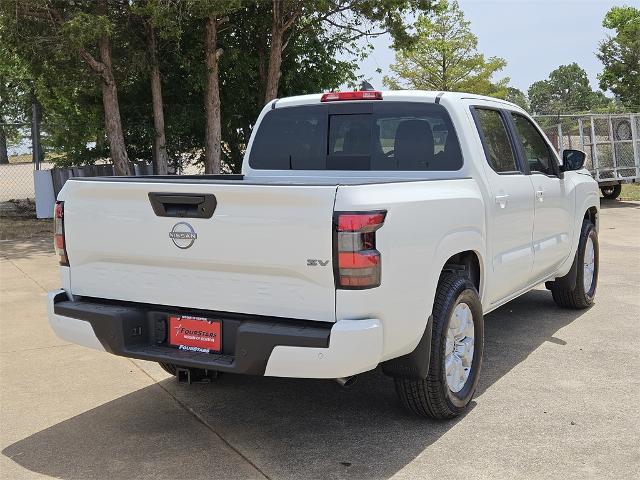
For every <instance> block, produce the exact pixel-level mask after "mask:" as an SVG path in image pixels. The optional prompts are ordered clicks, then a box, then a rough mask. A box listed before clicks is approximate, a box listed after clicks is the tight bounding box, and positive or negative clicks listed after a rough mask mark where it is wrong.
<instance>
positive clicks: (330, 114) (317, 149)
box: [249, 102, 462, 171]
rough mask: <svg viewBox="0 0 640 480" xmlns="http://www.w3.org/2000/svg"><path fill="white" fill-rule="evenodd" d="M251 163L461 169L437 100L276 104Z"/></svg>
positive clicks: (295, 167) (454, 137) (257, 140)
mask: <svg viewBox="0 0 640 480" xmlns="http://www.w3.org/2000/svg"><path fill="white" fill-rule="evenodd" d="M249 165H250V166H251V168H254V169H270V170H401V171H402V170H404V171H420V170H425V171H434V170H449V171H452V170H459V169H460V168H461V167H462V154H461V153H460V144H459V142H458V137H457V135H456V132H455V129H454V127H453V124H452V123H451V119H450V117H449V114H448V113H447V111H446V110H445V108H444V107H442V106H441V105H438V104H427V103H405V102H357V103H356V102H354V103H350V104H342V105H335V104H333V105H330V104H325V105H311V106H301V107H287V108H280V109H278V108H276V109H274V110H271V111H270V112H268V113H267V114H266V115H265V117H264V119H263V120H262V122H261V124H260V126H259V127H258V131H257V132H256V137H255V139H254V142H253V145H252V147H251V152H250V153H249Z"/></svg>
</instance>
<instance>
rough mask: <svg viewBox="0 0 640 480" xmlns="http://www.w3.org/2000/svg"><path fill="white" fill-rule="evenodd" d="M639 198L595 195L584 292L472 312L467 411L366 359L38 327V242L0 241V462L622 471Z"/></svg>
mask: <svg viewBox="0 0 640 480" xmlns="http://www.w3.org/2000/svg"><path fill="white" fill-rule="evenodd" d="M639 238H640V203H631V202H610V203H604V204H603V210H602V215H601V230H600V251H601V256H600V260H601V267H600V279H599V285H598V294H597V299H596V300H597V302H596V305H595V306H594V307H593V308H591V309H589V310H586V311H566V310H560V309H558V308H556V306H555V304H554V303H553V301H552V299H551V295H550V294H549V293H548V292H547V291H546V290H544V289H543V288H541V289H537V290H534V291H532V292H530V293H528V294H526V295H524V296H522V297H521V298H519V299H517V300H515V301H513V302H511V303H509V304H507V305H506V306H504V307H502V308H500V309H499V310H497V311H495V312H493V313H491V314H489V315H487V317H486V319H485V321H486V326H485V329H486V331H485V337H486V348H485V353H486V357H485V362H484V366H483V372H482V377H481V381H480V387H479V390H478V393H477V394H476V398H475V400H474V402H473V405H472V408H471V409H470V411H469V412H468V413H467V414H466V415H465V416H463V417H462V418H459V419H457V420H454V421H450V422H432V421H426V420H423V419H419V418H415V417H412V416H410V415H409V414H408V413H406V412H404V411H403V410H402V409H401V407H400V404H399V402H398V400H397V399H396V396H395V393H394V391H393V383H392V381H391V380H390V379H388V378H387V377H385V376H384V375H382V373H380V372H379V371H374V372H369V373H367V374H364V375H361V376H360V378H359V381H358V382H357V383H356V384H355V386H353V387H351V388H348V389H343V388H341V387H339V386H338V385H337V384H336V383H335V382H332V381H315V380H288V379H276V378H260V377H240V376H233V375H226V376H222V377H220V379H218V380H217V381H216V382H214V383H212V384H196V385H191V386H185V385H179V384H177V383H176V381H175V380H173V379H172V378H168V375H167V374H165V373H164V372H163V371H162V370H161V369H160V368H159V367H158V366H156V365H155V364H151V363H148V362H142V361H131V360H128V359H124V358H119V357H114V356H110V355H108V354H105V353H99V352H94V351H92V350H88V349H84V348H82V347H78V346H75V345H69V344H67V343H65V342H63V341H61V340H59V339H58V338H56V337H55V336H54V335H53V333H52V332H51V331H50V329H49V327H48V324H47V320H46V313H45V292H46V291H47V290H51V289H54V288H57V287H58V273H57V265H56V261H55V258H54V256H53V254H52V251H51V239H50V238H44V239H42V240H38V239H35V240H30V241H28V242H17V241H5V242H0V408H1V411H0V449H1V451H2V455H0V477H2V478H8V479H9V478H10V479H22V478H41V477H55V478H63V479H90V478H98V479H120V478H149V479H154V480H160V479H165V478H166V479H176V478H190V479H199V478H214V479H230V478H264V477H267V478H272V479H280V478H292V479H304V478H367V479H369V478H384V479H386V478H391V477H394V478H436V479H445V478H451V479H459V478H538V477H540V478H562V479H569V478H580V479H582V478H598V479H602V478H639V477H640V240H639Z"/></svg>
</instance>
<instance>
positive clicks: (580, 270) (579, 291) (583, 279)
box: [550, 220, 599, 309]
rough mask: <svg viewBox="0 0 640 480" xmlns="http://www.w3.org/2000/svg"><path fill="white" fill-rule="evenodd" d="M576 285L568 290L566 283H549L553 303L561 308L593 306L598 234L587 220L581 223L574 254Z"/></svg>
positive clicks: (596, 284) (596, 278)
mask: <svg viewBox="0 0 640 480" xmlns="http://www.w3.org/2000/svg"><path fill="white" fill-rule="evenodd" d="M575 261H576V265H577V270H576V283H575V286H574V287H573V288H572V289H570V288H569V286H568V285H567V283H568V282H562V281H555V282H552V283H551V288H550V290H551V294H552V295H553V301H554V302H556V304H557V305H558V306H559V307H563V308H575V309H580V308H587V307H590V306H591V305H592V304H593V299H594V297H595V296H596V287H597V286H598V263H599V251H598V233H597V232H596V228H595V227H594V226H593V223H591V222H590V221H589V220H584V221H583V222H582V231H581V232H580V240H579V242H578V251H577V252H576V260H575Z"/></svg>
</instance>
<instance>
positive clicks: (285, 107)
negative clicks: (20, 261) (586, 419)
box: [48, 91, 599, 419]
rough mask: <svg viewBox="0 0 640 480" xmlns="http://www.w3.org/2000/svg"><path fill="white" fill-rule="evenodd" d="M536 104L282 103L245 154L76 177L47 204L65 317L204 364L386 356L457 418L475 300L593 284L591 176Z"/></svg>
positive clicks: (413, 386) (412, 98)
mask: <svg viewBox="0 0 640 480" xmlns="http://www.w3.org/2000/svg"><path fill="white" fill-rule="evenodd" d="M584 159H585V155H584V153H583V152H580V151H577V150H565V151H564V152H563V154H562V161H560V160H559V158H558V157H557V156H556V154H555V152H554V150H553V147H552V145H551V144H550V143H549V141H548V139H547V138H546V137H545V136H544V134H543V133H542V132H541V130H540V129H539V127H538V126H537V125H536V123H535V122H534V121H533V120H532V119H531V118H530V117H529V116H528V115H527V113H526V112H525V111H523V110H522V109H520V108H519V107H517V106H516V105H513V104H511V103H507V102H504V101H500V100H496V99H493V98H488V97H481V96H477V95H471V94H464V93H443V92H422V91H392V92H377V91H358V92H339V93H338V92H336V93H326V94H322V95H305V96H299V97H291V98H284V99H280V100H274V101H272V102H270V103H269V104H268V105H267V106H266V107H265V108H264V110H263V111H262V113H261V114H260V116H259V118H258V120H257V123H256V127H255V128H254V131H253V133H252V137H251V140H250V142H249V145H248V148H247V152H246V155H245V159H244V165H243V169H242V171H243V175H219V176H175V177H102V178H71V179H69V180H68V181H67V183H66V185H65V186H64V188H63V189H62V191H61V192H60V195H59V197H58V203H57V206H56V232H55V245H56V251H57V253H58V255H59V260H60V273H61V282H62V288H61V289H60V290H56V291H54V292H51V293H50V294H49V304H48V308H49V310H48V311H49V319H50V323H51V326H52V328H53V329H54V330H55V332H56V333H57V334H58V335H59V336H60V337H62V338H64V339H66V340H68V341H71V342H74V343H78V344H81V345H85V346H88V347H92V348H96V349H99V350H106V351H107V352H110V353H113V354H116V355H122V356H126V357H132V358H139V359H145V360H152V361H156V362H159V363H160V364H161V365H162V366H163V368H164V369H165V370H166V371H168V372H170V373H172V374H174V375H176V376H178V378H179V379H182V380H185V381H189V380H190V379H192V378H193V377H195V376H202V375H210V374H211V372H215V373H216V374H217V372H230V373H244V374H254V375H267V376H277V377H302V378H329V379H338V381H339V383H342V384H346V383H349V381H350V379H351V378H352V376H354V375H356V374H359V373H362V372H366V371H368V370H372V369H374V368H376V367H377V366H378V365H380V366H381V367H382V371H383V372H384V373H386V374H387V375H390V376H391V377H393V378H394V379H395V387H396V390H397V392H398V395H399V397H400V399H401V400H402V403H403V404H404V405H405V406H406V407H407V408H408V409H409V410H411V411H412V412H414V413H416V414H418V415H421V416H428V417H433V418H440V419H444V418H451V417H454V416H456V415H458V414H460V413H461V412H462V411H464V409H465V408H466V407H467V405H468V404H469V402H470V401H471V398H472V397H473V395H474V392H475V389H476V385H477V383H478V379H479V374H480V369H481V365H482V356H483V345H484V327H483V325H484V323H483V318H484V317H483V315H484V314H485V313H488V312H490V311H492V310H494V309H496V308H498V307H499V306H501V305H503V304H505V303H506V302H508V301H510V300H511V299H513V298H515V297H517V296H519V295H521V294H523V293H525V292H527V291H528V290H530V289H532V288H534V287H535V286H536V285H538V284H540V283H542V282H546V286H547V288H549V289H550V290H551V293H552V296H553V299H554V301H555V302H556V303H557V304H558V305H559V306H561V307H567V308H586V307H588V306H590V305H591V304H592V303H593V300H594V296H595V291H596V285H597V279H598V236H597V231H598V210H599V196H598V187H597V184H596V182H595V181H594V180H593V178H592V177H591V175H589V172H588V171H586V170H585V169H583V163H584Z"/></svg>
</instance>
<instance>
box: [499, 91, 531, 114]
mask: <svg viewBox="0 0 640 480" xmlns="http://www.w3.org/2000/svg"><path fill="white" fill-rule="evenodd" d="M505 100H507V101H509V102H511V103H515V104H516V105H518V106H519V107H520V108H523V109H524V110H529V108H531V106H530V105H529V99H528V98H527V95H526V94H525V93H524V92H523V91H522V90H520V89H518V88H515V87H508V88H507V96H506V97H505Z"/></svg>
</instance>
